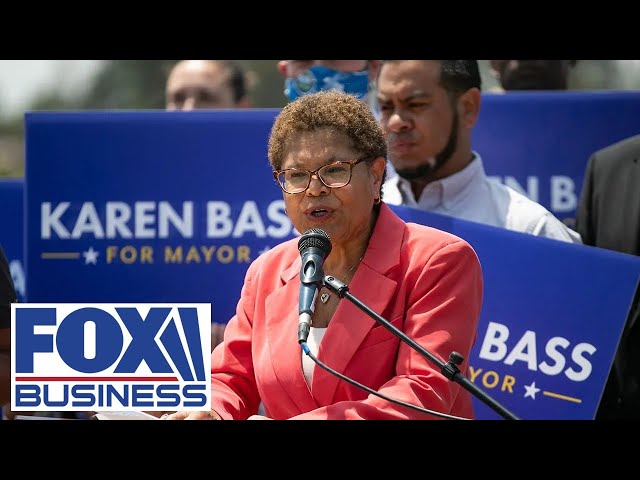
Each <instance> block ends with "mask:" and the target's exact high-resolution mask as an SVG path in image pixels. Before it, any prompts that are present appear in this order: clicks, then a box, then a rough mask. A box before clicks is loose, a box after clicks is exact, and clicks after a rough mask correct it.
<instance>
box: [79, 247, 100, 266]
mask: <svg viewBox="0 0 640 480" xmlns="http://www.w3.org/2000/svg"><path fill="white" fill-rule="evenodd" d="M98 255H100V252H98V251H96V250H94V249H93V247H89V250H87V251H86V252H82V256H83V257H84V264H85V265H89V264H90V263H93V264H94V265H96V264H97V263H98Z"/></svg>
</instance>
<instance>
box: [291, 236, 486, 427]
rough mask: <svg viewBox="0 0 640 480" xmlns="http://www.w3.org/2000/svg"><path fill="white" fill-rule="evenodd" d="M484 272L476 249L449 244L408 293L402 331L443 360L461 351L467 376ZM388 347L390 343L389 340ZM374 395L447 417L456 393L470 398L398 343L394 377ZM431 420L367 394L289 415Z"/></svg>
mask: <svg viewBox="0 0 640 480" xmlns="http://www.w3.org/2000/svg"><path fill="white" fill-rule="evenodd" d="M482 288H483V281H482V270H481V267H480V262H479V260H478V257H477V255H476V253H475V251H474V250H473V249H472V248H471V246H470V245H469V244H468V243H466V242H464V241H457V242H454V243H451V244H448V245H446V246H444V247H442V248H441V249H440V250H438V251H437V252H436V253H435V254H434V255H432V256H431V258H429V259H428V260H427V263H426V265H425V266H424V268H423V269H422V271H421V272H420V274H419V276H418V277H417V279H416V280H415V283H414V284H413V285H411V288H410V289H409V292H410V293H409V298H408V299H407V303H406V309H405V317H404V325H403V328H402V330H403V331H404V333H405V334H406V335H408V336H409V337H410V338H412V339H413V340H415V341H416V342H418V343H419V344H420V345H421V346H422V347H423V348H425V349H427V350H428V351H429V352H431V353H432V354H434V355H436V356H437V357H439V358H440V359H441V360H442V361H444V362H446V361H447V360H448V358H449V354H450V353H451V352H452V351H456V352H458V353H460V354H461V355H462V356H463V357H464V362H463V363H462V365H460V366H459V368H460V371H461V372H462V373H463V375H465V376H466V375H467V374H466V372H467V371H468V362H469V357H470V354H471V349H472V347H473V344H474V342H475V340H476V336H477V328H478V321H479V317H480V310H481V308H482ZM389 343H390V344H391V343H392V342H389ZM378 392H380V393H382V394H385V395H387V396H388V397H391V398H395V399H400V400H402V401H404V402H406V403H411V404H413V405H417V406H421V407H423V408H428V409H431V410H435V411H438V412H442V413H451V409H452V407H453V405H454V404H455V403H456V401H457V400H459V399H458V396H459V395H470V394H469V393H468V392H465V391H463V389H462V387H460V386H459V385H458V384H457V383H455V382H452V381H450V380H448V379H447V378H445V377H444V375H442V373H441V372H440V369H439V368H438V367H437V366H436V365H435V364H434V363H432V362H431V361H430V360H429V359H427V358H425V357H424V356H423V355H422V354H420V353H418V352H416V351H415V350H413V349H412V348H411V347H410V346H408V345H407V344H406V343H404V342H400V344H399V348H398V353H397V357H396V362H395V373H394V376H393V377H391V378H390V379H389V380H388V381H387V382H386V383H384V384H383V385H382V386H381V387H380V388H379V389H378ZM372 418H374V419H380V420H384V419H389V420H392V419H434V418H439V417H436V416H431V415H428V414H425V413H421V412H417V411H415V410H412V409H408V408H406V407H402V406H398V405H397V404H395V403H392V402H389V401H387V400H383V399H381V398H379V397H377V396H375V395H369V396H367V397H366V398H365V399H364V400H358V401H341V402H337V403H335V404H333V405H329V406H326V407H321V408H318V409H315V410H312V411H310V412H307V413H304V414H301V415H297V416H295V417H292V418H291V419H292V420H298V419H301V420H302V419H304V420H307V419H309V420H311V419H313V420H332V419H341V420H355V419H372Z"/></svg>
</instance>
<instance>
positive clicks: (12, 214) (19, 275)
mask: <svg viewBox="0 0 640 480" xmlns="http://www.w3.org/2000/svg"><path fill="white" fill-rule="evenodd" d="M23 198H24V180H23V179H21V178H20V179H1V180H0V218H2V228H0V245H2V248H3V249H4V253H5V254H6V256H7V260H9V269H10V271H11V277H12V278H13V283H14V285H15V287H16V293H17V294H18V301H20V302H23V301H24V300H25V290H26V280H25V272H24V252H23V243H24V242H23V240H24V235H23V229H24V221H23V216H24V215H23V213H24V212H23V211H24V209H23V204H24V200H23Z"/></svg>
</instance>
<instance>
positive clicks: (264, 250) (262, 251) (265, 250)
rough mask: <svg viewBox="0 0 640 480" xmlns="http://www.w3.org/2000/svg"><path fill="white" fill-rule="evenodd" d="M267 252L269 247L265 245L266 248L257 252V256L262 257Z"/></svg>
mask: <svg viewBox="0 0 640 480" xmlns="http://www.w3.org/2000/svg"><path fill="white" fill-rule="evenodd" d="M269 250H271V247H270V246H269V245H267V246H266V247H264V248H263V249H262V250H260V251H259V252H258V255H262V254H263V253H266V252H268V251H269Z"/></svg>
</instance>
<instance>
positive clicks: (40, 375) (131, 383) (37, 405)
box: [11, 303, 211, 411]
mask: <svg viewBox="0 0 640 480" xmlns="http://www.w3.org/2000/svg"><path fill="white" fill-rule="evenodd" d="M11 329H12V331H11V346H12V352H11V355H12V361H11V409H12V410H14V411H92V410H101V411H128V410H137V411H139V410H149V411H154V410H155V411H158V410H203V411H206V410H210V408H211V383H210V382H211V305H210V304H194V303H190V304H92V303H89V304H44V303H38V304H35V303H34V304H28V303H26V304H19V303H14V304H12V305H11Z"/></svg>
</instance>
